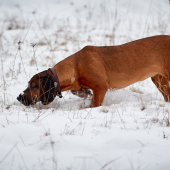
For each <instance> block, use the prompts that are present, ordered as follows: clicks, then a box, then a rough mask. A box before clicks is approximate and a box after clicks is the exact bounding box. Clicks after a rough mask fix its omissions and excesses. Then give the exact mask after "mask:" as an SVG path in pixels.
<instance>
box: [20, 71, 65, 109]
mask: <svg viewBox="0 0 170 170" xmlns="http://www.w3.org/2000/svg"><path fill="white" fill-rule="evenodd" d="M56 95H58V96H59V97H62V96H61V93H59V90H58V84H57V83H56V81H55V79H54V77H53V76H52V75H51V73H50V71H49V70H46V71H43V72H41V73H38V74H36V75H35V76H33V77H32V78H31V80H30V81H29V82H28V87H27V88H26V89H25V90H24V94H20V95H19V96H18V97H17V100H18V101H20V102H21V103H22V104H24V105H25V106H29V105H34V104H36V103H37V102H39V101H41V102H42V104H44V105H47V104H49V103H50V102H52V101H53V100H54V98H55V97H56Z"/></svg>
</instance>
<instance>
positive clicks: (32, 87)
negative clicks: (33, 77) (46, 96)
mask: <svg viewBox="0 0 170 170" xmlns="http://www.w3.org/2000/svg"><path fill="white" fill-rule="evenodd" d="M37 87H38V86H36V85H35V86H31V85H30V86H29V89H30V90H32V89H34V88H37Z"/></svg>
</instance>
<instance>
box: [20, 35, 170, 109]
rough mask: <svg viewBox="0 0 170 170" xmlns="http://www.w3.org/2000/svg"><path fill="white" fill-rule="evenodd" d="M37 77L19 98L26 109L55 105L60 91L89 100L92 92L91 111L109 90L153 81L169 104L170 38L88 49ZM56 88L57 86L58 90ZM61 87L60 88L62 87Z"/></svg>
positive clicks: (163, 37)
mask: <svg viewBox="0 0 170 170" xmlns="http://www.w3.org/2000/svg"><path fill="white" fill-rule="evenodd" d="M54 69H55V72H56V73H57V75H58V79H59V82H58V84H56V81H57V80H56V78H55V76H54V74H55V73H53V72H52V71H51V69H49V70H46V71H44V72H41V73H39V74H36V75H35V76H33V77H32V78H31V80H30V81H29V86H28V88H27V89H26V90H25V91H24V94H23V95H19V97H18V98H17V99H18V100H19V101H20V102H22V103H23V104H24V105H30V104H35V103H36V102H38V101H42V103H43V104H48V103H50V102H52V101H53V100H54V98H55V96H56V95H57V93H59V94H58V95H59V96H60V97H61V93H60V87H61V91H66V90H71V91H72V93H73V94H77V95H78V96H80V97H87V96H88V95H91V94H90V91H89V90H88V89H92V91H93V97H92V103H91V107H97V106H100V105H101V104H102V102H103V99H104V97H105V94H106V92H107V90H108V89H115V88H116V89H120V88H124V87H126V86H129V85H130V84H133V83H135V82H138V81H142V80H145V79H147V78H148V77H151V79H152V81H153V83H154V84H155V85H156V87H157V88H158V90H159V91H160V92H161V93H162V95H163V96H164V99H165V101H166V102H168V101H170V87H169V81H170V78H169V75H170V36H166V35H160V36H154V37H149V38H144V39H141V40H137V41H133V42H130V43H127V44H124V45H119V46H108V47H105V46H104V47H94V46H86V47H84V48H83V49H82V50H80V51H78V52H77V53H75V54H73V55H71V56H69V57H68V58H66V59H64V60H63V61H61V62H59V63H58V64H56V65H55V66H54ZM56 85H57V86H56ZM59 86H60V87H59Z"/></svg>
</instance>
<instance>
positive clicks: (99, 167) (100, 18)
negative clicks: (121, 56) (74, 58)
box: [0, 0, 170, 170]
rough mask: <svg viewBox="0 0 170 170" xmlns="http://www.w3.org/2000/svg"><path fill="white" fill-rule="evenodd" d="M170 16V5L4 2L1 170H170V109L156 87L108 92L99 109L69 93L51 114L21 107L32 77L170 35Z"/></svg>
mask: <svg viewBox="0 0 170 170" xmlns="http://www.w3.org/2000/svg"><path fill="white" fill-rule="evenodd" d="M169 9H170V5H169V1H168V0H142V1H141V0H93V1H91V0H81V1H80V0H72V1H69V0H37V1H35V0H2V1H0V61H1V62H0V80H1V81H0V170H10V169H11V170H18V169H20V170H43V169H44V170H56V169H57V170H66V169H67V170H142V169H146V170H169V169H170V105H169V103H165V102H164V99H163V97H162V95H161V94H160V93H159V92H158V90H157V88H156V87H155V85H154V84H153V83H152V82H151V80H150V79H147V80H145V81H143V82H138V83H136V84H133V85H131V86H129V87H127V88H125V89H120V90H112V91H111V90H110V91H108V92H107V95H106V97H105V99H104V102H103V104H102V106H101V107H97V108H89V106H90V102H91V98H88V99H85V100H84V99H81V98H78V97H76V96H73V95H72V94H71V93H70V92H69V91H68V92H63V96H64V97H63V98H62V99H59V98H57V97H56V99H55V101H54V102H53V103H51V104H50V105H48V106H47V107H44V106H43V105H42V104H41V103H38V104H36V105H35V106H34V107H33V106H31V107H25V106H24V105H22V104H20V103H19V102H18V101H17V100H16V97H17V96H18V95H19V93H21V92H22V91H23V90H24V89H25V88H26V87H27V82H28V80H29V79H30V78H31V77H32V76H33V75H34V74H36V73H38V72H40V71H43V70H46V69H48V68H49V67H53V66H54V65H55V64H56V63H57V62H59V61H61V60H62V59H64V58H66V57H68V56H69V55H71V54H73V53H75V52H76V51H78V50H80V49H81V48H82V47H84V46H85V45H98V46H100V45H102V46H103V45H119V44H123V43H126V42H130V41H132V40H136V39H140V38H143V37H147V36H152V35H158V34H170V10H169ZM19 41H20V42H22V43H21V45H20V46H19V45H18V42H19ZM31 43H36V44H37V45H36V46H35V47H34V48H33V47H32V46H31Z"/></svg>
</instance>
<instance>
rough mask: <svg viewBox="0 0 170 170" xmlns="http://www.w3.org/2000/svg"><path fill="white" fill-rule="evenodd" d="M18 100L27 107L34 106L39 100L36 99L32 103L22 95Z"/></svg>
mask: <svg viewBox="0 0 170 170" xmlns="http://www.w3.org/2000/svg"><path fill="white" fill-rule="evenodd" d="M17 100H18V101H19V102H21V103H22V104H23V105H25V106H29V105H34V104H36V103H37V99H36V98H34V99H33V100H32V101H30V100H28V99H27V98H26V97H25V96H24V95H23V94H20V95H19V96H18V97H17Z"/></svg>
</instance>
